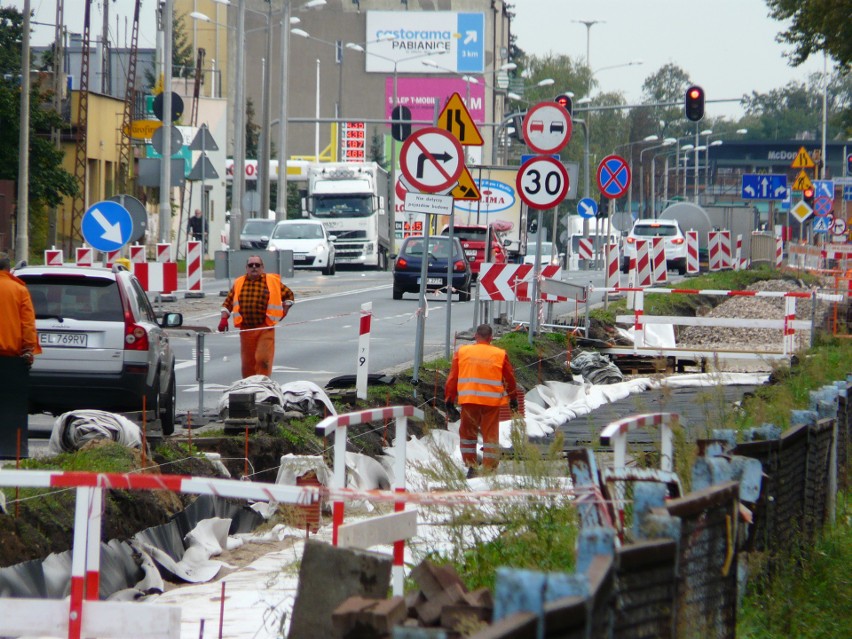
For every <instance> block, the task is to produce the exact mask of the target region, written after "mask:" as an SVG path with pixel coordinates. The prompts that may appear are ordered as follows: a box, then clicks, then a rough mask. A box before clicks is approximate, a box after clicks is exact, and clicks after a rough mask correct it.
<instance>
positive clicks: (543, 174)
mask: <svg viewBox="0 0 852 639" xmlns="http://www.w3.org/2000/svg"><path fill="white" fill-rule="evenodd" d="M515 188H516V189H517V191H518V194H519V195H520V196H521V199H522V200H523V201H524V202H526V204H527V206H530V207H532V208H534V209H550V208H553V207H554V206H556V205H557V204H559V203H560V202H561V201H562V200H564V199H565V196H566V195H568V171H567V169H566V168H565V167H564V166H562V163H561V162H558V161H556V160H554V159H553V158H551V157H548V156H540V157H534V158H530V159H529V160H527V161H526V162H524V164H523V165H522V166H521V168H520V169H518V175H517V177H516V178H515Z"/></svg>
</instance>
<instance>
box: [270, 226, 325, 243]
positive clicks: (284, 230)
mask: <svg viewBox="0 0 852 639" xmlns="http://www.w3.org/2000/svg"><path fill="white" fill-rule="evenodd" d="M322 237H323V234H322V226H320V225H319V224H279V225H278V226H276V227H275V230H274V231H273V232H272V239H273V240H320V239H322Z"/></svg>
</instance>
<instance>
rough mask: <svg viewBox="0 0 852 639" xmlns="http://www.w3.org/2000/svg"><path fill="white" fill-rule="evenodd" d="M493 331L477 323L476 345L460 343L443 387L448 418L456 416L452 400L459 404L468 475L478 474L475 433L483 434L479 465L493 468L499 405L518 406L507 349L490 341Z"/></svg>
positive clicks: (497, 448)
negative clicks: (480, 462) (462, 344)
mask: <svg viewBox="0 0 852 639" xmlns="http://www.w3.org/2000/svg"><path fill="white" fill-rule="evenodd" d="M492 338H493V332H492V330H491V326H489V325H488V324H480V325H479V326H478V327H477V328H476V333H475V334H474V339H475V340H476V343H475V344H469V345H467V346H462V347H461V348H460V349H459V350H458V351H457V352H456V354H455V355H454V356H453V363H452V365H451V366H450V375H449V377H448V378H447V385H446V387H445V388H444V402H445V403H446V406H447V414H448V415H449V416H450V418H451V419H458V417H457V415H458V411H457V410H456V407H455V403H456V399H458V403H459V404H461V427H460V428H459V438H460V440H461V441H460V444H459V448H460V449H461V456H462V461H463V462H464V465H465V466H467V468H468V471H467V476H468V477H474V476H476V474H477V466H478V460H477V456H476V443H477V436H478V434H479V433H482V442H483V445H482V465H483V466H484V467H485V469H487V470H494V469H496V468H497V465H498V464H499V463H500V407H501V406H505V405H506V404H507V403H508V404H509V407H510V408H511V409H512V410H517V409H518V399H517V390H518V389H517V383H516V382H515V371H514V369H513V368H512V364H511V363H510V362H509V357H508V355H506V351H504V350H503V349H502V348H498V347H497V346H493V345H492V344H491V340H492Z"/></svg>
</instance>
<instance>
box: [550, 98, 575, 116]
mask: <svg viewBox="0 0 852 639" xmlns="http://www.w3.org/2000/svg"><path fill="white" fill-rule="evenodd" d="M553 101H554V102H556V104H558V105H559V106H561V107H562V108H563V109H565V110H566V111H567V112H568V115H571V116H573V115H574V101H573V100H572V99H571V96H570V95H568V94H567V93H560V94H559V95H557V96H556V97H555V98H553Z"/></svg>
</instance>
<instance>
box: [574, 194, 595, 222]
mask: <svg viewBox="0 0 852 639" xmlns="http://www.w3.org/2000/svg"><path fill="white" fill-rule="evenodd" d="M577 213H579V214H580V217H585V218H591V217H595V216H596V215H597V214H598V203H597V202H595V201H594V200H593V199H592V198H590V197H584V198H583V199H582V200H580V201H579V202H577Z"/></svg>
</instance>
